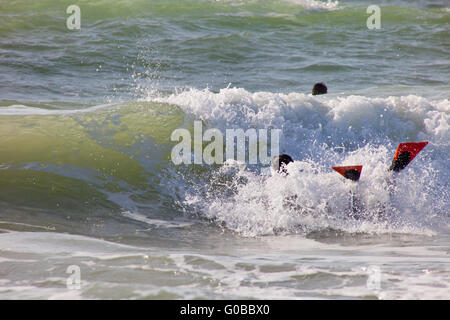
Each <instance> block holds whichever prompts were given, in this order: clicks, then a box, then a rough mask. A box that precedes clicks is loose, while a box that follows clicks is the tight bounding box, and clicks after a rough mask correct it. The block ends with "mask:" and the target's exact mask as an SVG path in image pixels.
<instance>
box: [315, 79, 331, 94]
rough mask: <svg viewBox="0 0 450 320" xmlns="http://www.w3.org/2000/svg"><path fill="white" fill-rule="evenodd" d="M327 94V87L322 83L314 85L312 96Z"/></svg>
mask: <svg viewBox="0 0 450 320" xmlns="http://www.w3.org/2000/svg"><path fill="white" fill-rule="evenodd" d="M327 92H328V89H327V86H326V85H325V83H323V82H320V83H316V84H315V85H314V87H313V89H312V95H313V96H316V95H318V94H326V93H327Z"/></svg>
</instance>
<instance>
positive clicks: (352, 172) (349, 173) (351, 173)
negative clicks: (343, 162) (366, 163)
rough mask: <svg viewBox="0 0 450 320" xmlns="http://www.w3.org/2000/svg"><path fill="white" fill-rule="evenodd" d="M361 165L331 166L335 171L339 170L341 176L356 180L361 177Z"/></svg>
mask: <svg viewBox="0 0 450 320" xmlns="http://www.w3.org/2000/svg"><path fill="white" fill-rule="evenodd" d="M362 167H363V166H343V167H332V168H333V169H334V170H335V171H337V172H339V173H340V174H341V175H342V176H343V177H345V178H347V179H350V180H352V181H358V180H359V177H361V171H362Z"/></svg>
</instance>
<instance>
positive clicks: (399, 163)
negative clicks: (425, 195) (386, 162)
mask: <svg viewBox="0 0 450 320" xmlns="http://www.w3.org/2000/svg"><path fill="white" fill-rule="evenodd" d="M427 144H428V141H424V142H406V143H400V144H399V145H398V147H397V150H396V151H395V154H394V159H392V164H391V166H390V167H389V170H390V171H394V172H399V171H401V170H403V169H405V168H406V166H407V165H408V164H409V163H410V162H411V161H412V160H413V159H414V158H415V157H416V156H417V154H418V153H419V152H420V151H422V149H423V148H425V146H426V145H427Z"/></svg>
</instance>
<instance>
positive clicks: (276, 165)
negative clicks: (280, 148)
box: [272, 154, 294, 173]
mask: <svg viewBox="0 0 450 320" xmlns="http://www.w3.org/2000/svg"><path fill="white" fill-rule="evenodd" d="M291 162H294V160H292V158H291V156H289V155H287V154H281V155H279V156H276V157H274V158H273V159H272V168H273V169H274V170H275V171H276V172H284V173H287V170H286V166H287V165H288V164H289V163H291Z"/></svg>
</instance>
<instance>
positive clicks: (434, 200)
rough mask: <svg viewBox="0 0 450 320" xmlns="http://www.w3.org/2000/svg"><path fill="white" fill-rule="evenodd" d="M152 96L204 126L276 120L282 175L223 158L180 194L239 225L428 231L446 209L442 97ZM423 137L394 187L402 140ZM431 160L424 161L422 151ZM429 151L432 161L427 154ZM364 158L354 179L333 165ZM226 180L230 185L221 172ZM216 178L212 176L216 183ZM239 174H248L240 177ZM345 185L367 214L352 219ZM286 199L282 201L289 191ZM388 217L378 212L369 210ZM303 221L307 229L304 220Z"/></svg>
mask: <svg viewBox="0 0 450 320" xmlns="http://www.w3.org/2000/svg"><path fill="white" fill-rule="evenodd" d="M149 100H153V101H155V100H156V101H160V102H167V103H171V104H176V105H178V106H180V107H181V108H182V109H183V110H184V111H185V112H186V113H187V114H190V115H192V116H194V117H195V118H199V119H202V120H203V121H205V122H206V124H207V126H208V127H214V128H219V129H220V130H225V129H227V128H242V129H244V130H246V129H248V128H278V129H281V130H282V135H281V139H280V145H281V150H280V151H281V152H282V153H288V154H290V155H291V156H293V158H294V159H295V160H296V161H295V162H294V163H293V164H290V165H289V166H288V170H289V173H290V174H289V176H288V177H280V176H273V177H266V176H264V175H261V174H260V173H259V171H258V170H256V171H255V170H251V169H249V168H248V167H246V166H245V165H242V164H238V163H236V162H233V161H229V162H228V163H226V164H225V165H224V166H223V167H221V168H220V169H219V170H218V171H217V172H216V173H215V177H213V179H211V180H210V182H209V183H208V184H207V185H206V186H205V188H204V190H203V192H199V191H198V189H197V190H196V191H195V192H192V193H190V194H188V197H187V199H186V202H185V204H186V205H187V206H189V207H191V208H195V209H196V210H198V211H201V212H202V213H203V214H204V215H205V216H206V217H208V218H211V219H213V220H218V221H219V222H220V223H222V224H225V225H226V226H227V227H228V228H230V229H232V230H235V231H237V232H239V233H241V234H244V235H249V236H255V235H261V234H271V233H273V232H277V230H288V231H292V230H298V229H299V228H300V230H306V231H311V230H318V229H323V228H338V229H343V230H346V231H349V232H418V233H423V232H425V233H427V232H430V230H429V229H428V227H427V226H429V223H428V219H430V218H431V217H433V216H435V215H444V214H445V212H446V210H448V200H449V194H448V190H447V189H446V188H445V187H444V186H445V185H448V178H446V177H448V170H449V169H448V155H447V151H448V148H449V141H450V130H449V120H450V114H449V108H450V104H449V101H448V100H436V101H430V100H427V99H425V98H422V97H419V96H414V95H409V96H405V97H387V98H368V97H364V96H347V97H327V96H318V97H314V96H311V95H305V94H301V93H290V94H278V93H269V92H255V93H251V92H248V91H246V90H244V89H241V88H227V89H222V90H220V92H218V93H214V92H211V91H209V90H196V89H192V90H188V91H184V92H181V93H177V94H173V95H170V96H169V97H165V98H161V97H159V98H155V99H152V98H151V97H149ZM422 140H426V141H429V142H430V144H429V145H428V146H427V148H426V149H425V150H424V151H423V152H422V153H421V154H420V156H419V157H417V158H416V159H415V160H414V162H413V163H412V164H411V165H410V167H409V168H408V170H405V173H403V172H402V174H400V175H399V176H398V177H397V178H396V184H394V185H395V188H394V189H395V190H394V191H390V190H389V189H390V187H389V186H390V185H392V183H391V182H390V181H391V177H390V175H391V174H390V173H389V172H388V171H387V168H388V166H389V165H390V161H391V159H392V156H393V154H394V151H395V148H396V146H397V144H398V143H400V142H407V141H422ZM426 158H427V159H428V161H425V159H426ZM430 159H432V161H429V160H430ZM334 165H363V173H362V176H361V179H360V181H359V183H358V185H355V184H354V183H352V182H350V181H345V179H343V178H342V177H341V176H340V175H338V174H336V173H335V172H333V171H332V170H331V168H330V167H331V166H334ZM223 177H226V179H228V181H231V183H230V184H229V186H228V189H227V190H225V191H226V192H228V193H229V195H228V196H224V194H226V192H225V191H224V190H223V188H222V189H221V187H220V183H219V181H221V179H222V178H223ZM216 181H217V183H216ZM242 181H245V183H242ZM350 191H352V192H354V193H355V194H356V195H357V197H358V199H359V200H360V202H361V203H362V205H363V207H364V214H365V215H367V216H368V217H370V219H368V221H365V220H364V221H360V220H359V221H355V220H352V219H350V220H349V219H348V215H349V203H350V196H349V193H350ZM288 198H290V199H291V200H292V201H291V204H290V206H288V207H286V199H288ZM383 216H385V217H389V219H387V220H386V219H381V220H380V219H375V220H373V219H372V218H374V217H383ZM305 228H306V229H305Z"/></svg>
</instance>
